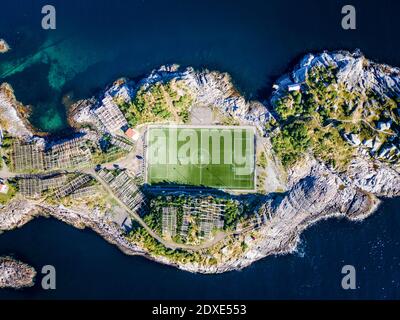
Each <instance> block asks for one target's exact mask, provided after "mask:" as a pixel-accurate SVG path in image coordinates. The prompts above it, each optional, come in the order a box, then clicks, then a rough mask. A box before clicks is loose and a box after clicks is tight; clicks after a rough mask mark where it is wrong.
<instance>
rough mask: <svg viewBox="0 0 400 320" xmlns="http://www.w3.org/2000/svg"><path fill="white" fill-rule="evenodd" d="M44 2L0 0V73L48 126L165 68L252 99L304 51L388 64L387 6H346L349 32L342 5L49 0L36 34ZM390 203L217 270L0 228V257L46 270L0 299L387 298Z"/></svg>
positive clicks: (52, 234) (392, 30) (88, 237)
mask: <svg viewBox="0 0 400 320" xmlns="http://www.w3.org/2000/svg"><path fill="white" fill-rule="evenodd" d="M48 2H49V1H47V0H46V1H42V0H35V1H33V0H14V1H8V2H7V3H2V4H1V7H2V13H4V12H7V14H2V19H0V38H2V37H3V38H5V39H6V40H7V41H8V42H9V44H10V45H11V46H12V48H13V49H12V51H10V52H9V53H7V54H5V55H2V56H0V81H8V82H10V83H11V84H12V85H13V87H14V88H15V93H16V95H17V97H18V98H19V99H20V100H22V101H23V102H24V103H26V104H32V106H33V107H32V115H31V120H32V122H33V124H34V125H35V126H37V127H38V128H41V129H43V130H49V131H52V132H58V131H60V130H63V129H65V128H67V124H66V119H65V114H66V107H65V105H63V103H62V102H63V101H62V98H63V96H64V95H65V94H69V95H70V96H73V98H74V99H78V98H81V97H87V96H90V95H91V94H93V93H96V92H97V91H98V90H99V89H101V88H102V87H103V86H104V85H106V84H107V83H109V82H110V81H113V80H114V79H116V78H117V77H121V76H130V77H137V76H140V75H142V74H144V73H146V72H149V71H150V70H151V69H152V68H155V67H158V66H160V65H162V64H166V63H179V64H181V65H192V66H194V67H197V68H202V67H207V68H210V69H217V70H221V71H227V72H229V73H230V74H231V75H232V77H233V79H234V81H235V83H236V85H237V86H238V88H239V89H240V90H241V91H242V92H243V94H245V95H246V96H247V97H257V98H265V97H268V94H269V92H270V89H269V88H270V87H271V84H272V82H273V81H274V80H275V79H276V77H278V76H279V75H281V74H282V73H283V72H285V71H287V70H288V68H289V67H290V66H291V65H292V64H293V63H294V62H296V61H297V60H298V59H300V58H301V56H302V55H303V54H304V53H306V52H310V51H312V52H314V51H321V50H323V49H329V50H335V49H349V50H354V49H356V48H359V49H361V50H362V51H363V52H364V53H365V54H366V56H367V57H369V58H371V59H374V60H376V61H380V62H385V63H388V64H391V65H396V66H400V56H399V55H398V52H399V49H400V42H399V41H397V40H396V38H395V35H396V27H395V26H396V23H397V22H396V21H397V15H398V12H399V10H398V9H399V8H398V7H399V4H398V3H397V2H396V1H388V0H381V1H368V3H367V2H366V1H352V4H354V5H355V6H356V9H357V30H353V31H344V30H342V29H341V26H340V19H341V13H340V10H341V7H342V6H343V5H345V4H347V1H325V2H323V3H322V2H321V1H310V0H308V1H302V0H299V1H255V0H246V1H239V0H237V1H235V0H230V1H228V0H226V1H225V0H219V1H215V0H214V1H211V0H203V1H197V0H196V1H195V0H191V1H188V0H187V1H184V0H180V1H178V0H169V1H162V0H152V1H151V0H150V1H148V0H143V1H128V0H125V1H123V0H113V1H106V0H97V1H94V0H92V1H89V0H84V1H82V0H79V1H78V0H69V1H62V0H53V1H51V4H53V5H55V7H56V9H57V29H56V30H54V31H45V30H42V29H41V27H40V21H41V17H42V16H41V13H40V11H41V7H42V5H44V4H47V3H48ZM399 211H400V202H399V200H390V201H387V202H385V204H384V206H383V207H382V208H381V209H380V210H379V212H378V213H376V214H375V215H374V216H372V217H371V218H369V219H367V220H366V221H365V222H363V223H351V222H347V221H344V220H339V221H338V220H329V221H325V222H321V223H319V224H317V225H316V226H314V227H312V228H311V229H309V230H308V231H306V232H305V233H304V235H303V237H302V243H301V246H300V248H299V252H298V253H297V254H294V255H288V256H283V257H272V258H271V257H270V258H267V259H264V260H261V261H259V262H257V263H255V264H254V265H252V266H251V267H249V268H247V269H245V270H243V271H240V272H231V273H227V274H223V275H217V276H202V275H192V274H189V273H186V272H182V271H179V270H176V269H173V268H170V267H165V266H162V265H158V264H156V263H153V262H150V261H148V260H146V259H144V258H141V257H127V256H124V255H123V254H122V253H120V252H119V251H118V250H117V249H116V248H114V247H113V246H111V245H109V244H107V243H106V242H104V241H103V240H102V239H101V238H100V237H98V236H97V235H95V234H94V233H93V232H90V231H80V230H76V229H73V228H71V227H69V226H66V225H64V224H62V223H60V222H57V221H54V220H47V219H38V220H36V221H33V222H31V223H29V224H28V225H26V226H25V227H23V228H22V229H20V230H16V231H13V232H8V233H6V234H3V235H0V254H9V253H14V254H16V256H17V257H19V258H21V259H24V260H26V261H27V262H29V263H31V264H33V265H34V266H35V267H37V268H38V270H40V268H41V266H42V265H45V264H52V265H54V266H55V267H56V269H57V281H58V282H57V290H55V291H52V292H48V291H44V290H41V289H40V287H39V286H35V287H34V288H31V289H27V290H25V291H21V292H14V291H4V290H3V291H0V298H135V299H146V298H154V299H156V298H243V299H246V298H247V299H251V298H254V299H266V298H269V299H272V298H349V299H355V298H377V299H384V298H399V297H400V294H399V281H400V274H399V272H400V265H399V263H400V261H399V247H400V233H399V232H398V230H399V227H400V218H399ZM345 264H352V265H354V266H355V267H356V269H357V283H358V289H357V290H354V291H350V292H349V291H344V290H342V289H341V287H340V281H341V277H342V275H341V273H340V271H341V268H342V266H343V265H345ZM39 279H40V277H39Z"/></svg>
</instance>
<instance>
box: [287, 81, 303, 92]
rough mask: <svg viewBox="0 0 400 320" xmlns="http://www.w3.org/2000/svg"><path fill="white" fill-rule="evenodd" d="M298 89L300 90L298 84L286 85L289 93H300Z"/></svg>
mask: <svg viewBox="0 0 400 320" xmlns="http://www.w3.org/2000/svg"><path fill="white" fill-rule="evenodd" d="M300 89H301V86H300V84H298V83H295V84H289V85H288V91H289V92H292V91H300Z"/></svg>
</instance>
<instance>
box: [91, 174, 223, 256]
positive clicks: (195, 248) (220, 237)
mask: <svg viewBox="0 0 400 320" xmlns="http://www.w3.org/2000/svg"><path fill="white" fill-rule="evenodd" d="M89 172H90V174H91V175H92V176H93V177H94V178H95V179H96V180H97V181H98V182H99V183H100V184H101V185H102V186H103V187H104V189H105V190H106V191H107V192H108V193H109V194H110V195H111V196H112V197H113V199H114V200H115V201H117V202H118V204H119V205H120V206H121V207H122V208H124V209H125V210H126V211H127V212H128V213H130V214H131V215H132V217H133V218H134V219H135V220H136V221H137V222H138V223H139V224H140V225H141V226H142V227H143V228H145V229H146V231H147V232H148V233H149V234H150V235H151V236H152V237H153V238H155V239H156V240H157V241H158V242H160V243H162V244H163V245H164V246H165V247H167V248H170V249H185V250H191V251H199V250H203V249H207V248H209V247H212V246H213V245H215V244H216V243H218V242H219V241H221V240H223V239H225V237H226V236H227V234H226V233H225V232H223V231H220V232H218V233H217V234H216V235H215V237H214V238H213V239H212V240H210V241H209V242H205V243H203V244H200V245H197V246H191V245H185V244H178V243H175V242H171V241H167V240H165V239H163V238H162V237H160V236H159V235H158V234H157V233H156V232H154V231H153V230H152V229H151V228H150V227H149V226H148V225H147V224H146V223H145V222H144V221H143V219H142V218H141V217H140V216H139V215H138V214H137V213H136V212H135V211H133V210H132V209H131V208H129V207H128V206H127V205H126V204H124V203H123V202H122V201H121V200H120V199H119V198H118V197H117V196H115V195H114V193H113V191H112V190H111V188H110V187H109V186H108V185H107V184H106V183H105V182H104V181H103V180H102V179H101V178H99V177H98V176H97V174H96V172H95V171H94V170H91V171H89Z"/></svg>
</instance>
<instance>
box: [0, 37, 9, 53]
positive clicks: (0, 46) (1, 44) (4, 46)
mask: <svg viewBox="0 0 400 320" xmlns="http://www.w3.org/2000/svg"><path fill="white" fill-rule="evenodd" d="M9 50H10V46H9V45H8V43H7V42H6V40H4V39H0V53H6V52H8V51H9Z"/></svg>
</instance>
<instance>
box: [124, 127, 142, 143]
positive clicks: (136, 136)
mask: <svg viewBox="0 0 400 320" xmlns="http://www.w3.org/2000/svg"><path fill="white" fill-rule="evenodd" d="M125 135H126V136H127V137H128V138H129V139H132V140H134V141H136V140H137V139H139V132H138V131H136V130H135V129H132V128H128V129H126V130H125Z"/></svg>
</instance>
